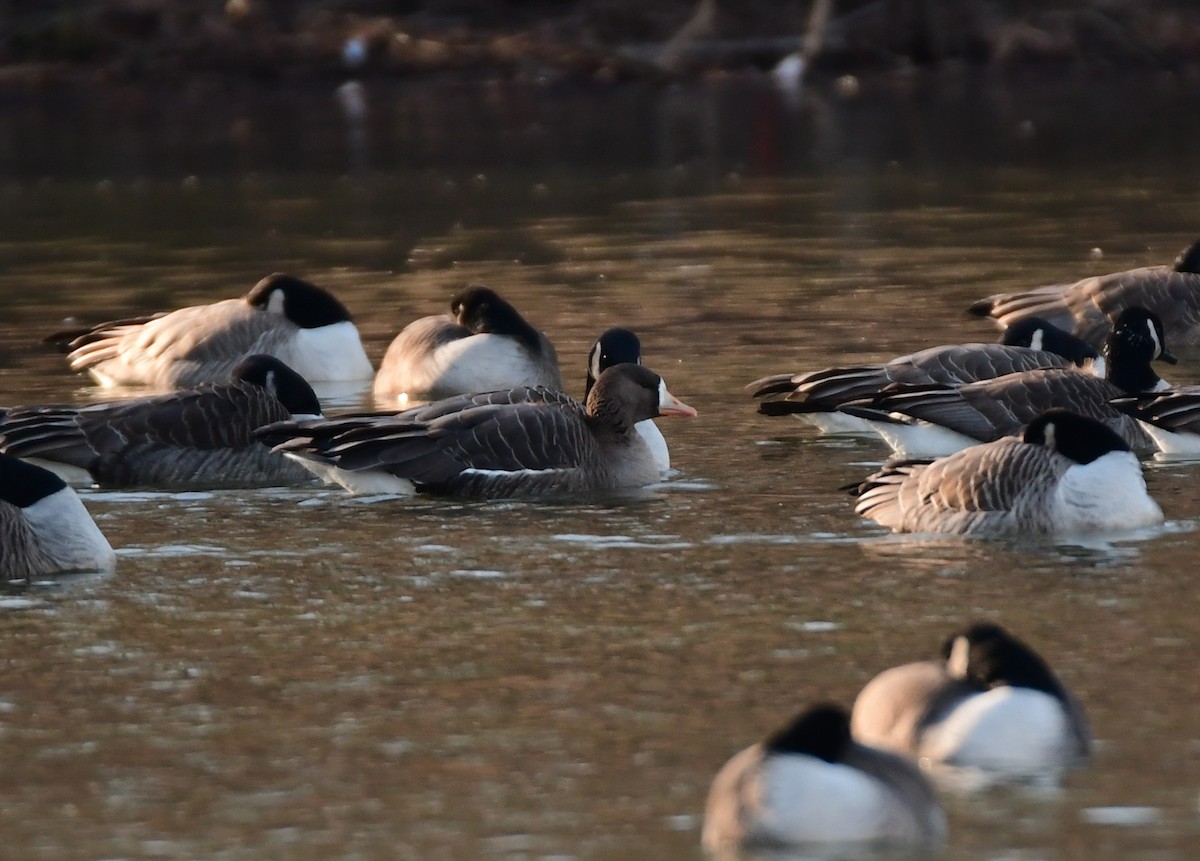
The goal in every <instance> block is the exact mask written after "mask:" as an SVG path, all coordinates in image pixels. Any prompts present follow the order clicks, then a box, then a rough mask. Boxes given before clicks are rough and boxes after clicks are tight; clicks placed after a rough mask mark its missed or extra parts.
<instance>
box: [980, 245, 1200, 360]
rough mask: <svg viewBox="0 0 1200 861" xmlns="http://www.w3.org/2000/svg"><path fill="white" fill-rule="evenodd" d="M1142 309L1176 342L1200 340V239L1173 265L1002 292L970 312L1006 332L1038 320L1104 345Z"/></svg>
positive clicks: (983, 300)
mask: <svg viewBox="0 0 1200 861" xmlns="http://www.w3.org/2000/svg"><path fill="white" fill-rule="evenodd" d="M1134 306H1137V307H1142V308H1146V309H1147V310H1149V311H1152V312H1154V313H1155V314H1157V315H1158V316H1159V317H1161V318H1162V320H1163V323H1164V325H1165V327H1166V333H1167V337H1168V338H1170V339H1171V342H1172V343H1180V344H1195V343H1197V342H1198V341H1200V240H1197V241H1196V242H1193V243H1192V244H1191V245H1189V246H1188V247H1187V248H1185V249H1184V250H1183V251H1182V252H1180V254H1179V256H1178V257H1177V258H1176V259H1175V263H1174V265H1172V266H1145V267H1141V268H1138V269H1129V270H1127V271H1125V272H1113V273H1111V274H1109V275H1096V276H1093V277H1091V278H1084V279H1083V280H1082V281H1076V282H1074V283H1072V284H1052V285H1050V286H1048V287H1038V288H1035V289H1033V290H1028V291H1023V292H1019V293H999V294H997V295H995V296H989V297H988V298H987V299H981V300H980V301H978V302H976V303H975V304H973V305H972V306H971V307H970V309H969V310H970V313H972V314H974V315H976V316H978V317H991V318H992V319H994V320H995V321H996V323H997V324H998V325H999V326H1000V327H1001V328H1003V327H1005V326H1011V325H1012V324H1013V323H1015V322H1016V321H1017V320H1020V319H1021V318H1023V317H1026V316H1030V315H1035V316H1038V317H1044V318H1045V319H1047V320H1049V321H1050V322H1051V323H1053V324H1055V325H1056V326H1059V327H1061V328H1063V329H1066V330H1068V331H1072V332H1074V333H1075V334H1076V335H1078V336H1079V337H1081V338H1083V339H1084V340H1085V341H1087V342H1088V343H1090V344H1092V345H1094V346H1097V347H1098V346H1100V345H1101V344H1103V343H1104V337H1105V336H1106V335H1107V334H1108V331H1109V329H1110V328H1112V323H1113V321H1115V320H1116V318H1117V315H1118V314H1120V313H1121V311H1122V310H1124V309H1125V308H1130V307H1134Z"/></svg>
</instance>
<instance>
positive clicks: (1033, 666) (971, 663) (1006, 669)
mask: <svg viewBox="0 0 1200 861" xmlns="http://www.w3.org/2000/svg"><path fill="white" fill-rule="evenodd" d="M942 657H943V659H944V660H945V661H946V672H947V673H948V674H949V675H950V677H951V678H954V679H958V680H960V681H964V682H967V683H968V684H970V685H972V686H973V687H976V688H978V689H979V690H990V689H992V688H996V687H1003V686H1008V687H1017V688H1030V689H1032V690H1035V691H1042V692H1043V693H1047V694H1050V695H1051V696H1053V697H1056V698H1058V699H1062V698H1063V697H1064V694H1063V689H1062V685H1060V684H1059V682H1058V679H1057V678H1055V676H1054V673H1053V671H1051V669H1050V667H1049V666H1048V665H1047V664H1046V662H1045V661H1043V660H1042V658H1041V656H1040V655H1038V653H1037V652H1035V651H1034V650H1033V649H1031V648H1029V646H1027V645H1025V644H1024V643H1023V642H1021V641H1020V640H1018V639H1017V638H1016V637H1014V636H1013V635H1012V634H1010V633H1009V632H1008V631H1006V630H1005V629H1004V628H1002V627H1000V626H999V625H996V624H993V623H991V622H975V623H973V624H971V625H969V626H968V627H967V628H965V629H963V630H962V631H960V632H958V633H956V634H953V635H951V636H950V638H949V639H947V640H946V643H945V645H943V647H942Z"/></svg>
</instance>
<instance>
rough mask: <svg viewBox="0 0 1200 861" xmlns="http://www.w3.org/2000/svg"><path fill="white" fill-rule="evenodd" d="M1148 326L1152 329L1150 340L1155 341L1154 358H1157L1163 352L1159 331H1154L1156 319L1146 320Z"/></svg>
mask: <svg viewBox="0 0 1200 861" xmlns="http://www.w3.org/2000/svg"><path fill="white" fill-rule="evenodd" d="M1146 328H1147V329H1149V330H1150V340H1152V341H1153V342H1154V358H1156V359H1157V358H1158V357H1159V356H1161V355H1162V352H1163V349H1162V341H1160V340H1159V338H1158V332H1156V331H1154V321H1153V320H1147V321H1146Z"/></svg>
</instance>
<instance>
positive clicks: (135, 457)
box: [0, 356, 321, 488]
mask: <svg viewBox="0 0 1200 861" xmlns="http://www.w3.org/2000/svg"><path fill="white" fill-rule="evenodd" d="M320 415H321V407H320V404H319V403H318V402H317V396H316V395H315V394H313V390H312V388H311V387H310V386H309V385H308V383H307V382H305V380H304V378H303V377H301V376H300V375H299V374H297V373H296V372H295V371H293V370H292V369H291V368H289V367H288V366H287V365H285V364H283V362H281V361H279V360H278V359H276V358H274V357H273V356H251V357H250V358H248V359H246V360H244V361H243V362H241V364H239V365H238V366H237V367H236V368H235V369H234V372H233V376H232V378H231V380H230V382H228V383H221V384H213V385H206V386H200V387H199V388H196V389H187V390H183V391H177V392H171V393H170V394H165V395H159V396H155V397H146V398H134V399H132V400H127V401H115V402H111V403H101V404H92V405H89V406H84V407H71V406H44V407H17V408H13V409H9V410H4V411H0V451H4V452H7V453H8V454H10V455H14V456H16V457H21V458H25V459H29V460H34V461H36V462H37V463H39V464H41V465H43V466H45V467H47V468H49V469H51V470H53V471H54V472H56V473H57V474H58V475H59V476H60V477H63V478H65V479H66V480H68V481H71V482H72V483H92V482H94V483H96V484H99V485H101V486H103V487H157V488H185V487H186V488H201V487H203V488H212V487H234V486H237V487H257V486H266V485H290V484H301V483H307V482H308V481H311V479H312V476H311V475H310V474H309V473H308V471H307V470H305V469H304V468H303V467H301V466H300V465H298V464H296V463H293V462H292V461H290V460H288V459H287V458H285V457H283V456H282V455H278V454H274V453H272V452H271V450H270V448H268V447H267V446H265V445H263V444H262V443H261V442H259V441H258V440H256V439H255V438H254V431H255V429H256V428H258V427H261V426H262V425H265V424H269V423H271V422H277V421H285V420H289V419H293V420H298V419H304V418H319V417H320Z"/></svg>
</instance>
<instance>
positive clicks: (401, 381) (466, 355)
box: [375, 285, 563, 404]
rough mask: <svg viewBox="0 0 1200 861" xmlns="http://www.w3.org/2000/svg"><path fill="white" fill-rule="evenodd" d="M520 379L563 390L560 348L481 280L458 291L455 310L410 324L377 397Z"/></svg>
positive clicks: (419, 397) (428, 394) (444, 393)
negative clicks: (479, 282) (559, 367)
mask: <svg viewBox="0 0 1200 861" xmlns="http://www.w3.org/2000/svg"><path fill="white" fill-rule="evenodd" d="M520 386H531V387H532V386H544V387H545V388H548V389H555V390H558V391H561V390H562V388H563V381H562V375H561V374H560V373H559V370H558V354H557V353H556V352H555V351H554V345H553V344H551V343H550V340H549V339H548V338H547V337H546V336H545V335H543V334H542V333H541V332H539V331H538V330H537V329H535V328H534V327H533V326H531V325H530V324H529V323H527V322H526V321H525V318H524V317H522V316H521V315H520V313H518V311H517V309H516V308H514V307H513V306H512V305H510V304H509V303H508V302H506V301H504V300H503V299H502V298H500V296H499V295H497V294H496V292H495V291H494V290H492V289H490V288H488V287H483V286H480V285H475V286H472V287H469V288H467V290H465V291H464V292H463V293H461V294H459V295H458V296H455V297H454V300H453V301H452V302H451V303H450V313H449V314H441V315H438V316H433V317H422V318H421V319H419V320H417V321H415V322H413V323H410V324H409V325H408V326H406V327H405V328H404V330H403V331H402V332H401V333H400V334H399V335H397V336H396V338H395V340H393V341H392V343H391V345H389V346H388V349H387V353H386V354H385V355H384V357H383V364H381V365H380V367H379V373H378V374H376V375H375V397H376V398H377V399H379V400H381V401H383V400H393V399H394V400H399V401H400V402H401V403H402V404H405V403H407V402H408V401H410V400H412V401H426V400H438V399H441V398H448V397H451V396H453V395H461V394H468V393H471V392H487V391H494V390H499V389H510V388H517V387H520Z"/></svg>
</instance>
